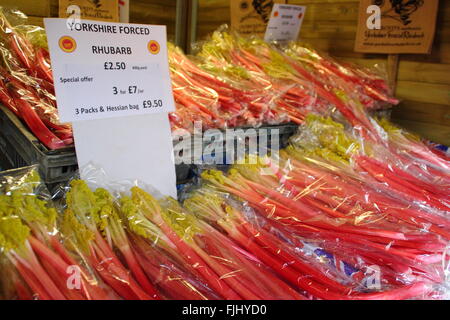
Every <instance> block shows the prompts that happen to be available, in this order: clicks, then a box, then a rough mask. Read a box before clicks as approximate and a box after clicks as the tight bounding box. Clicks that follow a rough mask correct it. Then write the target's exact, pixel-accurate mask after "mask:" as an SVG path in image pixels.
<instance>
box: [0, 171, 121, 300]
mask: <svg viewBox="0 0 450 320" xmlns="http://www.w3.org/2000/svg"><path fill="white" fill-rule="evenodd" d="M0 180H1V181H0V182H1V192H0V216H1V219H0V246H1V252H2V253H1V256H0V260H1V261H2V262H1V263H2V264H3V267H4V269H3V267H2V273H3V275H8V277H5V278H2V281H5V282H9V284H7V285H5V287H9V288H10V289H9V290H8V291H9V294H8V298H9V299H11V298H14V297H15V298H19V299H39V300H66V299H72V300H98V299H113V298H114V297H115V296H114V295H113V294H112V292H111V291H110V290H109V288H107V287H106V286H102V284H101V282H98V281H96V279H95V277H94V276H93V275H92V274H91V273H89V272H88V271H87V270H86V269H84V268H83V267H82V266H81V265H79V264H78V263H77V262H76V261H75V259H74V258H73V257H72V256H71V255H70V254H69V251H68V250H67V249H66V248H65V247H64V246H63V245H62V238H61V234H60V233H59V232H58V228H57V224H56V220H57V211H56V209H55V208H53V207H52V206H51V203H50V202H47V201H46V200H45V199H48V194H46V193H45V187H43V185H42V184H41V183H40V180H39V175H38V174H37V171H36V170H35V168H34V167H31V168H25V169H19V170H11V171H6V172H5V173H3V174H2V177H1V178H0ZM71 270H76V271H77V272H78V274H79V277H78V278H77V279H74V282H73V286H69V283H70V284H72V280H71V275H72V273H71ZM4 290H5V289H4Z"/></svg>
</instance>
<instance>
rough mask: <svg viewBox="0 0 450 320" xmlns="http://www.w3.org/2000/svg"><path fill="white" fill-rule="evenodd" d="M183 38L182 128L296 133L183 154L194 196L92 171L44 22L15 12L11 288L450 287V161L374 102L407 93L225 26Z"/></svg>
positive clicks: (0, 53)
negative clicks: (65, 102)
mask: <svg viewBox="0 0 450 320" xmlns="http://www.w3.org/2000/svg"><path fill="white" fill-rule="evenodd" d="M168 50H169V66H170V76H171V83H172V91H173V96H174V100H175V104H176V111H175V112H172V113H170V114H169V115H168V116H169V120H170V123H171V130H172V134H173V136H174V137H176V135H177V134H179V133H180V132H181V133H183V132H185V133H188V134H190V133H193V132H194V131H195V129H198V126H199V125H200V129H201V130H200V131H205V132H206V131H207V130H208V129H221V130H222V131H220V130H216V131H219V132H223V131H225V129H230V128H256V129H257V128H259V129H260V130H265V129H266V128H268V127H269V128H270V126H273V127H272V128H275V129H277V128H284V129H285V132H287V133H286V134H285V136H283V137H282V139H283V140H286V136H287V135H288V136H290V138H289V141H288V143H287V145H285V144H283V145H281V149H280V150H278V149H277V150H271V149H270V146H266V150H265V151H267V149H268V150H269V153H268V154H267V155H264V156H261V155H260V154H258V152H256V153H252V152H251V151H248V150H247V151H246V153H245V156H244V158H243V159H240V160H245V161H242V163H237V164H233V165H228V164H226V165H222V166H220V165H202V164H200V165H198V164H197V163H196V170H195V171H196V173H198V179H195V181H194V180H192V181H191V180H189V179H187V177H188V174H187V173H186V172H187V171H188V169H186V168H189V169H190V168H191V166H193V165H190V164H182V165H184V166H183V167H180V166H178V167H177V170H178V171H180V170H181V171H183V172H184V175H183V176H184V179H182V180H183V182H187V185H186V186H185V187H183V188H180V190H179V199H178V200H176V199H173V198H170V197H164V196H162V195H160V194H159V193H158V191H157V190H154V189H153V188H152V187H151V186H148V185H144V184H142V183H141V182H139V181H114V182H111V180H110V179H109V177H108V179H107V178H106V175H107V173H104V172H103V170H102V168H97V167H95V166H93V167H92V168H80V170H85V171H86V172H83V175H82V177H83V178H84V180H82V179H80V178H79V176H78V175H77V174H76V173H75V170H76V158H75V150H74V147H73V143H74V138H73V134H72V129H71V125H70V124H64V123H61V122H60V121H59V116H58V110H57V103H56V98H55V92H54V86H53V81H54V79H53V75H52V70H51V62H50V59H49V53H48V49H47V42H46V37H45V32H44V30H43V29H42V28H39V27H35V26H30V25H27V17H26V16H25V15H24V14H22V13H21V12H18V11H14V10H7V9H2V8H1V7H0V103H1V104H2V105H3V107H1V108H0V125H1V126H0V150H12V149H14V148H15V149H17V150H14V153H13V152H12V151H11V154H9V157H10V158H11V157H12V158H14V157H15V155H19V156H21V155H24V156H22V157H23V158H24V157H27V161H25V163H22V162H20V165H23V166H24V167H23V168H20V169H15V170H9V171H3V172H0V299H19V300H33V299H34V300H407V299H412V300H445V299H449V290H448V288H449V281H450V278H449V274H450V258H449V257H450V255H449V241H450V218H449V217H450V216H449V215H450V157H449V156H448V154H446V153H444V152H441V151H438V150H436V149H435V148H434V146H433V145H432V144H431V143H429V142H427V141H425V140H423V139H421V138H420V137H418V136H416V135H414V134H412V133H410V132H408V131H406V130H404V129H402V128H400V127H398V126H396V125H395V124H393V123H391V122H390V121H389V120H388V119H386V118H383V117H378V116H374V115H373V111H374V110H375V111H376V110H387V109H389V108H391V107H392V106H395V105H397V104H399V100H398V99H397V98H396V97H394V95H393V92H392V88H390V87H389V85H388V81H387V80H386V77H385V75H384V74H383V72H382V71H380V70H379V69H377V68H372V69H370V68H365V67H361V66H357V65H354V64H350V63H345V62H340V61H338V60H337V59H334V58H332V57H330V56H328V55H326V54H323V53H321V52H319V51H317V50H315V49H314V48H312V47H311V46H309V45H306V44H303V43H300V42H290V43H287V44H283V45H281V44H279V43H267V42H264V41H263V40H261V39H258V38H255V37H250V38H244V37H242V36H240V35H239V34H237V33H235V32H233V31H231V30H229V29H228V28H227V27H226V26H222V27H220V28H219V29H218V30H216V31H215V32H213V33H212V34H211V35H210V36H209V37H208V38H207V39H206V40H205V41H203V42H199V43H197V44H196V45H195V50H194V51H195V53H194V54H193V55H188V54H185V53H184V52H183V50H182V49H181V48H179V47H177V46H175V45H174V44H169V48H168ZM164 61H165V60H164ZM3 114H4V115H5V116H3ZM27 128H28V130H30V131H31V133H30V132H28V131H27ZM15 129H17V130H18V132H19V131H20V134H17V133H16V132H15V131H14V130H15ZM294 129H295V130H294ZM2 130H3V131H2ZM168 130H169V129H168ZM294 131H296V133H295V134H293V132H294ZM168 132H169V131H168ZM256 133H257V130H255V134H256ZM292 134H293V135H292ZM291 135H292V136H291ZM5 137H8V139H9V140H11V141H12V142H9V143H8V144H6V143H3V141H2V139H6V138H5ZM11 137H13V139H10V138H11ZM30 137H35V138H36V139H34V140H33V139H32V138H30ZM9 140H8V141H9ZM37 140H38V141H39V142H38V141H37ZM244 140H245V138H244ZM5 141H6V140H5ZM257 141H258V140H257ZM202 143H203V141H202ZM30 145H32V146H33V148H31V147H30ZM233 145H234V144H233ZM19 149H21V150H19ZM215 152H217V150H216V151H215ZM30 153H32V155H31V156H28V154H30ZM207 156H208V155H205V154H202V155H201V157H202V160H204V158H205V157H207ZM49 159H56V160H60V159H63V160H65V162H64V169H61V170H59V171H62V172H60V173H61V174H64V179H60V177H57V178H55V179H54V180H51V182H53V183H58V188H56V189H54V190H52V193H51V192H49V191H48V185H49V181H50V180H49V179H48V178H49V176H50V175H52V172H50V170H51V169H53V167H52V166H50V165H48V163H49V162H48V161H49ZM56 160H55V161H56ZM10 162H14V159H10ZM29 162H31V163H37V162H39V164H36V165H33V166H31V167H25V165H27V164H29ZM180 168H181V169H180ZM59 171H58V172H59ZM53 178H54V177H53V176H52V179H53ZM180 180H181V179H179V181H178V182H180ZM188 180H189V181H188ZM53 183H52V187H54V184H53Z"/></svg>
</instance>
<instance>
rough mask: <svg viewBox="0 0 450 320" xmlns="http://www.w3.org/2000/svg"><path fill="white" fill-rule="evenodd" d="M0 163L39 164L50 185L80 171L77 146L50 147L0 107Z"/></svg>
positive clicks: (17, 166) (7, 164) (20, 165)
mask: <svg viewBox="0 0 450 320" xmlns="http://www.w3.org/2000/svg"><path fill="white" fill-rule="evenodd" d="M0 150H1V155H0V158H1V160H0V162H1V163H2V168H3V169H8V168H20V167H23V166H29V165H32V164H39V170H40V174H41V177H42V179H43V180H44V182H45V183H46V184H48V185H54V184H57V183H61V182H65V181H67V180H68V179H69V178H70V177H71V176H72V175H73V173H74V172H75V171H76V170H77V158H76V155H75V149H74V148H73V147H67V148H64V149H60V150H48V149H47V148H46V147H45V146H43V145H42V144H41V143H40V142H39V141H38V139H37V138H36V137H35V136H34V135H33V134H32V133H30V131H29V130H28V129H27V128H26V127H25V125H24V124H23V123H22V122H21V121H20V119H18V118H17V117H16V116H15V115H14V114H13V113H12V112H10V111H9V110H8V109H6V108H5V107H3V106H0Z"/></svg>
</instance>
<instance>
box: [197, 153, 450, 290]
mask: <svg viewBox="0 0 450 320" xmlns="http://www.w3.org/2000/svg"><path fill="white" fill-rule="evenodd" d="M352 148H354V147H352ZM329 149H330V150H331V149H332V147H331V146H330V148H329ZM310 151H311V150H310ZM327 152H331V151H329V150H328V151H324V152H321V153H318V155H312V154H311V152H310V153H304V152H303V150H299V149H297V148H296V147H295V146H290V147H288V148H287V150H286V151H282V152H281V153H280V157H279V158H277V159H270V158H269V159H259V162H258V165H236V166H234V168H233V169H231V170H230V172H229V174H228V175H225V174H223V173H222V172H220V171H214V170H209V171H205V172H204V173H203V177H204V178H205V179H206V180H207V181H208V183H209V185H210V186H211V187H213V188H214V189H215V190H216V191H220V192H225V193H228V194H230V195H231V196H233V197H236V198H237V199H239V200H240V201H245V202H246V203H247V204H248V205H249V206H250V207H251V208H252V209H253V210H254V211H255V213H256V215H257V217H258V220H257V221H258V223H253V225H254V226H259V227H260V229H261V230H265V231H261V230H260V229H256V230H253V231H252V230H251V229H248V230H245V229H238V230H239V231H240V233H242V234H244V235H245V234H247V237H249V238H250V239H251V238H252V237H253V238H255V239H254V240H253V241H254V242H259V245H260V246H261V247H262V248H269V245H268V244H267V243H269V241H268V240H264V236H262V234H265V235H266V234H267V235H268V237H271V238H273V237H276V238H278V241H281V242H282V241H284V244H286V243H287V245H288V246H292V247H291V249H290V251H288V252H287V254H285V252H283V250H286V251H287V249H283V248H280V247H279V246H275V247H274V248H271V249H270V250H269V249H267V250H269V253H271V254H269V253H268V252H265V253H260V256H259V255H257V254H256V252H257V251H256V250H257V249H256V247H254V248H253V250H252V253H254V254H255V255H256V256H257V257H258V258H259V259H261V260H262V261H263V262H265V263H267V264H269V263H270V261H272V262H273V263H274V266H273V268H274V269H275V270H277V269H280V268H281V267H280V266H284V268H281V269H280V270H279V275H280V276H281V277H283V278H284V279H285V280H287V281H293V280H294V279H299V278H300V275H299V274H300V273H301V272H302V270H301V268H303V265H304V264H307V265H310V266H311V265H312V264H311V263H308V260H307V258H309V259H318V260H320V261H325V262H326V263H327V264H328V265H329V266H332V267H333V268H332V269H333V272H330V270H329V269H330V268H328V269H320V268H318V269H316V270H315V273H313V272H308V273H307V274H306V275H305V276H307V277H308V281H306V282H305V283H302V282H301V281H298V286H299V287H300V288H301V289H302V290H305V291H306V292H308V293H309V294H311V295H312V296H313V297H316V298H321V299H383V298H387V299H400V298H413V297H416V298H417V297H419V298H420V297H422V298H431V297H436V298H439V297H440V294H441V293H440V289H439V288H440V287H441V286H442V285H444V286H445V282H446V280H448V279H446V276H447V274H448V270H447V269H448V262H449V257H448V254H447V252H446V251H447V247H448V241H449V240H450V225H449V222H450V220H449V219H448V216H446V214H445V213H444V212H438V211H437V210H435V209H434V208H433V209H430V208H428V207H424V206H423V205H422V204H421V203H419V202H418V201H419V199H416V200H417V203H416V202H412V201H408V200H410V199H405V198H403V197H399V196H397V194H396V193H395V192H394V193H393V192H389V190H388V189H387V188H385V189H381V188H379V187H378V185H374V184H373V183H372V180H367V179H366V177H365V174H364V173H359V172H357V171H355V170H352V168H351V167H350V166H349V165H347V164H346V163H345V161H344V160H341V161H339V160H340V159H341V158H339V156H338V155H336V154H335V157H329V158H327V159H324V158H322V157H323V156H324V155H326V154H327ZM411 196H412V194H411ZM205 202H206V201H205ZM241 213H242V212H241ZM215 214H216V215H217V214H218V213H217V212H216V213H215ZM233 215H237V218H236V220H234V219H232V220H231V221H230V222H228V220H227V224H219V225H220V227H221V228H222V229H224V230H225V231H226V232H227V234H229V236H231V237H234V236H236V234H237V233H239V232H238V231H236V229H237V227H236V226H242V225H243V223H244V222H243V221H245V219H244V218H245V217H243V216H242V214H237V213H235V212H233ZM215 219H217V217H216V218H215ZM228 223H232V225H233V227H230V225H228ZM245 223H247V222H245ZM248 223H250V222H248ZM227 228H228V229H227ZM240 236H241V235H239V237H240ZM260 237H261V238H262V239H263V240H261V239H260ZM237 240H239V239H237ZM240 241H241V242H240V243H242V244H243V245H244V244H247V245H249V242H251V241H250V240H247V241H244V240H243V239H241V240H240ZM263 241H265V242H263ZM272 243H273V242H272ZM277 253H279V254H278V256H277ZM313 253H314V254H313ZM315 255H319V256H318V257H316V256H315ZM294 258H295V260H294ZM291 262H292V263H293V265H292V267H291V269H292V270H290V271H287V270H286V269H290V267H286V266H290V263H291ZM296 264H299V265H300V267H298V268H297V267H295V265H296ZM270 265H272V264H270ZM294 272H297V273H294ZM298 272H300V273H298ZM303 272H304V271H303ZM361 274H362V275H364V274H365V275H366V277H362V276H361ZM295 275H297V276H295ZM327 277H328V278H331V280H333V281H335V282H336V281H337V282H339V283H340V284H341V286H337V285H336V284H334V283H333V282H332V281H331V280H330V279H327ZM342 277H344V278H342ZM374 277H375V278H374ZM361 278H362V279H361ZM289 279H290V280H289ZM369 280H370V281H369ZM374 281H375V282H374Z"/></svg>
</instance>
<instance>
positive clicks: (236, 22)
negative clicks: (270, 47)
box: [230, 0, 286, 37]
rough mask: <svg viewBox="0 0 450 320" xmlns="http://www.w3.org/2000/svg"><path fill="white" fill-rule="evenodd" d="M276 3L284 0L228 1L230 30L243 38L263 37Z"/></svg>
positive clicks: (284, 0)
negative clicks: (243, 36) (251, 36)
mask: <svg viewBox="0 0 450 320" xmlns="http://www.w3.org/2000/svg"><path fill="white" fill-rule="evenodd" d="M276 3H284V4H285V3H286V0H230V13H231V28H232V29H234V30H236V31H237V32H239V33H240V34H242V35H245V36H250V35H255V36H259V37H264V33H265V32H266V27H267V23H268V22H269V19H270V14H271V12H272V8H273V6H274V4H276Z"/></svg>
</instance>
